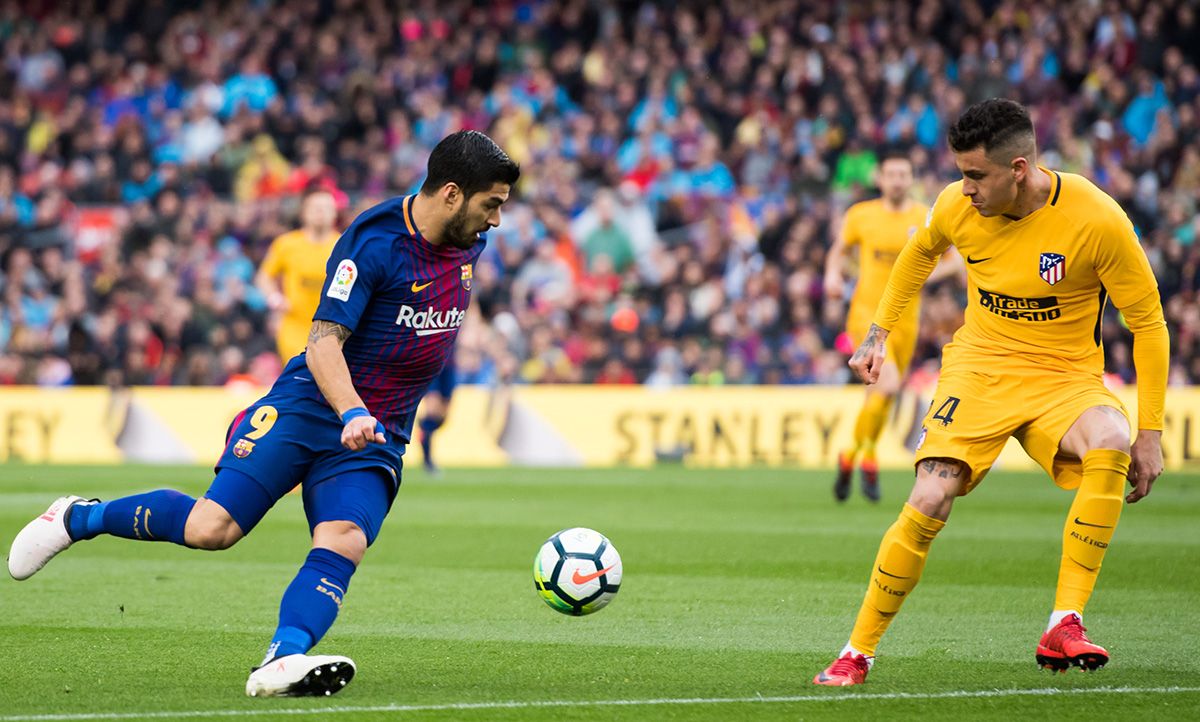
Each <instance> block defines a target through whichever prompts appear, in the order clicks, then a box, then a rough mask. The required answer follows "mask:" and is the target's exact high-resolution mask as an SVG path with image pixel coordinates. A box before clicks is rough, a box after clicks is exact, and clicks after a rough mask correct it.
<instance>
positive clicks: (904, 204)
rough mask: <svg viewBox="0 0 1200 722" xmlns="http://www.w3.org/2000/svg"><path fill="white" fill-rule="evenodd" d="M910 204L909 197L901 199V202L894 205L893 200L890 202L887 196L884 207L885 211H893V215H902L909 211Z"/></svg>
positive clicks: (884, 198)
mask: <svg viewBox="0 0 1200 722" xmlns="http://www.w3.org/2000/svg"><path fill="white" fill-rule="evenodd" d="M908 203H909V201H908V197H907V196H905V197H904V198H901V199H900V200H899V201H897V202H895V203H893V202H892V201H891V200H889V199H888V198H887V196H884V197H883V207H884V209H886V210H889V211H891V212H892V213H902V212H904V211H905V210H907V209H908Z"/></svg>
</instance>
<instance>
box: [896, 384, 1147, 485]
mask: <svg viewBox="0 0 1200 722" xmlns="http://www.w3.org/2000/svg"><path fill="white" fill-rule="evenodd" d="M1094 406H1111V407H1113V408H1115V409H1117V410H1119V411H1120V412H1121V413H1122V414H1124V415H1125V418H1126V419H1128V418H1129V413H1128V412H1127V411H1126V410H1125V407H1124V406H1123V405H1122V404H1121V402H1120V400H1118V399H1117V397H1116V396H1115V395H1113V393H1112V392H1111V391H1109V390H1108V389H1107V388H1106V387H1105V386H1104V382H1103V381H1101V380H1100V377H1099V376H1095V375H1092V374H1086V373H1078V372H1068V371H1061V372H1056V371H1046V370H1041V371H1038V370H1025V371H1024V372H1023V373H1019V372H1015V371H1010V370H1005V371H1003V372H998V371H987V372H985V371H975V370H968V369H964V368H962V367H961V366H960V367H957V368H952V369H951V370H943V372H942V376H941V378H940V379H939V380H938V385H937V390H936V391H935V392H934V395H933V402H932V403H931V404H930V406H929V411H928V413H926V414H925V421H924V425H923V428H922V429H921V438H920V441H919V442H918V444H917V453H916V462H915V463H918V464H919V463H920V462H921V461H922V460H924V459H933V458H943V459H957V460H959V461H962V462H964V463H966V465H967V466H968V467H970V469H971V476H970V480H969V482H968V483H967V486H966V488H964V489H963V491H962V493H963V494H966V493H967V492H969V491H971V489H974V488H975V486H976V485H977V484H978V483H979V482H980V481H982V480H983V477H984V476H986V475H987V473H988V470H989V469H991V468H992V464H993V463H995V461H996V457H997V456H999V454H1000V451H1001V449H1003V448H1004V444H1005V443H1006V442H1007V441H1008V437H1010V436H1014V437H1016V439H1017V441H1019V442H1021V446H1023V447H1024V448H1025V453H1027V454H1029V456H1030V458H1032V459H1033V460H1034V461H1036V462H1037V463H1038V464H1039V465H1040V466H1041V467H1042V468H1043V469H1045V470H1046V473H1047V474H1049V475H1050V477H1051V478H1052V479H1054V483H1055V484H1058V485H1059V486H1061V487H1062V488H1064V489H1074V488H1076V487H1077V486H1079V482H1080V480H1081V479H1082V478H1083V476H1082V474H1083V469H1082V465H1081V462H1080V460H1079V459H1076V458H1074V457H1068V456H1065V455H1063V454H1060V453H1059V451H1058V442H1059V441H1061V440H1062V437H1063V435H1064V434H1066V433H1067V431H1068V430H1069V429H1070V428H1071V425H1072V424H1074V423H1075V420H1076V419H1078V418H1079V417H1080V415H1081V414H1083V412H1084V411H1087V410H1088V409H1090V408H1092V407H1094Z"/></svg>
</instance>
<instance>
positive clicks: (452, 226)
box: [445, 202, 479, 248]
mask: <svg viewBox="0 0 1200 722" xmlns="http://www.w3.org/2000/svg"><path fill="white" fill-rule="evenodd" d="M467 222H468V219H467V204H466V203H465V202H464V203H463V207H462V208H459V209H458V212H457V213H455V214H454V215H453V216H451V218H450V220H448V221H446V230H445V234H446V241H447V242H449V243H450V245H452V246H454V247H455V248H470V247H471V246H473V245H475V243H476V242H478V240H479V234H478V233H476V232H475V231H473V230H471V229H469V228H468V227H467Z"/></svg>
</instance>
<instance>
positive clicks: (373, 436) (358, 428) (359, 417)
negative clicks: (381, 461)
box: [342, 406, 387, 451]
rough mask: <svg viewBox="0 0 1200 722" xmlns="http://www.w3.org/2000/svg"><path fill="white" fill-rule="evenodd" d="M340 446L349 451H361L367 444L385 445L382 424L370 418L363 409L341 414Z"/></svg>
mask: <svg viewBox="0 0 1200 722" xmlns="http://www.w3.org/2000/svg"><path fill="white" fill-rule="evenodd" d="M342 421H343V422H344V423H345V426H343V427H342V446H344V447H346V448H347V449H349V450H351V451H362V450H363V449H365V448H367V444H385V443H387V437H386V436H384V434H383V424H381V423H379V421H378V420H377V419H376V418H375V417H374V416H371V414H370V413H369V412H367V410H366V409H364V408H363V407H361V406H360V407H358V408H354V409H350V410H349V411H347V412H346V413H344V414H342Z"/></svg>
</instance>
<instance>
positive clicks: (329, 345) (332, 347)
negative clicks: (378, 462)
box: [305, 321, 384, 451]
mask: <svg viewBox="0 0 1200 722" xmlns="http://www.w3.org/2000/svg"><path fill="white" fill-rule="evenodd" d="M348 338H350V329H348V328H346V327H345V326H343V325H341V324H339V323H334V322H332V321H313V325H312V329H311V330H309V332H308V349H307V353H306V355H305V358H306V359H307V361H308V370H309V371H311V372H312V375H313V380H315V381H316V382H317V388H319V389H321V394H322V395H323V396H324V397H325V400H326V401H328V402H329V405H330V406H332V407H333V410H334V411H335V412H336V413H337V415H338V416H341V415H342V414H344V413H345V412H346V411H347V410H349V409H353V408H358V407H362V408H366V404H365V403H363V400H362V397H361V396H359V395H358V392H357V391H355V390H354V382H353V381H352V380H351V378H350V368H349V367H348V366H346V357H345V356H343V355H342V344H344V343H346V339H348ZM368 411H369V409H368ZM375 424H376V421H375V419H374V418H373V417H371V416H360V417H358V418H353V419H350V420H349V421H348V422H346V427H345V429H343V431H342V445H343V446H345V447H346V448H348V449H351V450H354V451H357V450H359V449H362V448H363V447H365V446H366V445H367V444H368V443H372V442H375V443H382V442H383V441H384V435H383V434H381V433H377V430H376V427H375Z"/></svg>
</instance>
